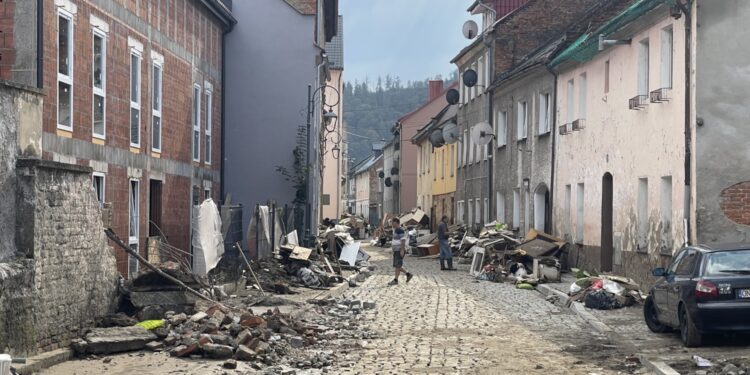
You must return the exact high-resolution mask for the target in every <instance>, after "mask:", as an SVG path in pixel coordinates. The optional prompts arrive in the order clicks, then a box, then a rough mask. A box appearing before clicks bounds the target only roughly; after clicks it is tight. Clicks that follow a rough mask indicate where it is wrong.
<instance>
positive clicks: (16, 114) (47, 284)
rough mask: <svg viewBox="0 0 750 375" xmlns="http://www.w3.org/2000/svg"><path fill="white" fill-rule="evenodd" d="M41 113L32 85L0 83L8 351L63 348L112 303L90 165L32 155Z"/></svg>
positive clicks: (0, 216)
mask: <svg viewBox="0 0 750 375" xmlns="http://www.w3.org/2000/svg"><path fill="white" fill-rule="evenodd" d="M41 112H42V96H41V95H40V94H39V93H38V92H36V91H34V90H33V89H27V88H22V87H20V86H9V85H7V84H5V83H3V84H2V85H0V146H1V147H0V205H1V206H0V223H1V224H3V225H4V228H16V229H15V231H14V230H5V231H1V232H0V262H1V263H0V352H5V353H10V354H11V355H13V356H25V355H30V354H35V353H38V352H40V351H44V350H52V349H57V348H60V347H65V346H67V345H68V344H69V343H70V340H71V339H72V338H74V337H76V336H77V335H78V334H79V333H80V331H81V330H82V329H84V328H86V327H89V326H92V325H93V321H94V318H96V317H97V316H101V315H105V314H107V313H109V312H111V311H113V310H114V308H115V306H116V300H115V298H116V295H117V278H118V273H117V269H116V264H115V256H114V253H113V250H112V249H111V248H110V247H109V246H108V244H107V240H106V237H105V235H104V232H103V226H102V219H101V218H102V212H101V208H100V205H99V202H98V200H97V198H96V195H95V193H94V191H93V189H92V187H91V169H90V168H89V167H83V166H79V165H69V164H60V163H56V162H53V161H42V160H40V159H39V157H40V155H41V152H42V149H41V148H40V147H37V145H39V144H40V140H41V126H42V116H41ZM19 154H21V155H24V156H30V157H34V156H36V158H19V156H18V155H19ZM73 286H75V287H73Z"/></svg>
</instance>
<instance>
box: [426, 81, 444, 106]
mask: <svg viewBox="0 0 750 375" xmlns="http://www.w3.org/2000/svg"><path fill="white" fill-rule="evenodd" d="M428 85H429V86H428V87H429V89H430V91H429V99H428V100H427V101H429V102H431V101H433V100H435V98H437V97H438V96H440V94H442V93H443V80H435V81H433V80H430V81H429V82H428Z"/></svg>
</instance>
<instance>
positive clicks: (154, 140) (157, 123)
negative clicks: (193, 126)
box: [151, 62, 164, 152]
mask: <svg viewBox="0 0 750 375" xmlns="http://www.w3.org/2000/svg"><path fill="white" fill-rule="evenodd" d="M162 69H163V68H162V65H160V64H159V63H158V62H154V66H153V75H154V78H153V80H154V82H153V88H152V90H153V93H152V94H151V97H152V98H153V104H152V107H153V108H152V117H151V149H152V150H153V151H156V152H161V137H162V135H161V134H162V126H161V112H162V104H163V103H162V95H161V94H162V84H163V79H162V78H163V75H164V74H163V72H162Z"/></svg>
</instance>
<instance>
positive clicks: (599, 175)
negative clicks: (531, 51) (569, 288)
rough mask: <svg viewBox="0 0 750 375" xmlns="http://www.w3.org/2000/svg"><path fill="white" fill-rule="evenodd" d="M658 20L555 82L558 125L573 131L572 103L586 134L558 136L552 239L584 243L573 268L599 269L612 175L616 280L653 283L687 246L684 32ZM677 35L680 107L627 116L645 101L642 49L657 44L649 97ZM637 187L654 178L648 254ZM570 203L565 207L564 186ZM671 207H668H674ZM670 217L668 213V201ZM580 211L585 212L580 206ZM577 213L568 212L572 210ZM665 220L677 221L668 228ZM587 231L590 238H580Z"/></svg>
mask: <svg viewBox="0 0 750 375" xmlns="http://www.w3.org/2000/svg"><path fill="white" fill-rule="evenodd" d="M661 9H662V10H660V12H662V13H660V17H657V19H658V21H655V23H649V24H638V23H636V24H634V25H632V27H630V28H629V29H630V30H637V31H633V34H632V35H631V34H626V35H619V34H618V35H616V37H618V38H631V37H632V40H633V42H632V43H631V45H620V46H614V47H611V48H608V49H607V50H605V51H604V52H600V53H599V54H597V55H596V56H595V57H594V58H593V59H592V60H590V61H587V62H586V63H583V64H581V65H577V66H567V67H565V66H563V67H562V68H561V72H560V75H559V78H558V81H557V86H558V87H557V90H558V97H557V119H558V121H557V125H560V124H564V123H566V122H568V119H569V117H568V113H567V103H568V100H572V101H573V104H574V105H573V109H574V113H573V116H571V117H570V118H573V119H578V118H582V117H584V118H585V128H584V129H583V130H580V131H576V132H572V133H571V134H567V135H563V136H559V137H558V148H557V153H556V160H555V163H556V165H555V184H554V185H555V188H554V189H555V191H554V224H555V231H554V234H556V235H558V236H560V237H569V238H573V240H574V242H576V243H577V244H576V245H575V246H574V248H573V253H572V254H571V255H570V258H569V260H570V263H571V266H576V265H578V266H583V267H586V268H596V269H601V268H600V267H601V264H602V260H601V253H600V251H601V233H602V228H601V222H602V215H601V213H602V185H603V177H604V175H605V173H611V175H612V176H613V202H614V205H613V212H614V214H613V227H614V228H613V244H614V254H613V259H612V260H613V263H614V271H615V272H616V273H619V274H622V275H625V276H631V277H634V278H635V279H636V280H637V281H641V282H645V283H648V282H649V280H648V279H649V278H650V277H649V276H648V275H647V274H646V272H645V271H644V270H647V269H648V268H649V267H650V266H654V265H660V264H663V262H664V261H665V259H667V260H668V259H669V258H670V257H671V255H672V253H673V251H674V250H676V249H677V248H679V246H680V245H681V244H682V243H683V237H684V230H683V219H684V218H685V203H684V202H685V199H686V194H688V193H689V192H688V191H686V188H685V184H684V181H685V166H684V163H685V135H684V130H685V129H684V128H685V102H684V95H685V81H684V79H682V78H681V77H684V76H685V70H684V67H685V65H684V60H683V58H684V45H685V44H684V42H685V33H684V27H683V24H684V22H685V17H683V18H681V19H679V20H675V19H673V18H671V17H669V16H668V14H667V10H666V9H664V8H661ZM669 25H671V26H672V28H673V30H674V38H673V40H674V43H673V56H674V60H673V77H674V78H673V88H672V90H671V96H672V98H674V99H673V100H670V101H668V102H663V103H648V104H647V105H646V106H645V107H644V108H642V109H640V110H630V109H628V100H629V99H630V98H632V97H634V96H635V95H637V93H638V80H637V78H638V58H639V43H640V41H642V40H643V39H644V38H649V40H650V55H649V56H650V59H649V60H650V63H649V67H650V72H651V74H650V79H649V90H654V89H657V88H660V87H662V85H661V80H660V79H661V77H660V62H661V59H660V53H661V44H660V40H661V31H662V29H664V28H665V27H668V26H669ZM607 60H609V72H610V76H609V82H610V86H609V92H608V93H605V90H604V88H605V62H606V61H607ZM584 73H585V74H586V82H587V83H586V98H587V105H586V113H585V115H581V114H580V113H579V97H580V96H579V95H580V94H579V88H580V82H581V74H584ZM571 79H573V80H574V94H573V97H572V98H569V97H568V94H567V85H568V81H569V80H571ZM665 176H671V178H672V189H671V191H670V192H669V193H671V194H668V195H671V197H668V195H667V196H665V199H662V196H663V195H662V186H661V183H662V178H663V177H665ZM639 179H647V181H648V186H647V194H645V195H644V196H647V197H648V204H647V209H646V215H647V218H645V219H644V218H641V220H644V222H645V223H646V226H647V230H646V236H645V239H646V242H645V246H642V247H641V248H639V231H638V223H639V217H638V214H637V213H638V202H639V199H638V195H639ZM579 183H583V184H584V185H583V187H584V189H583V190H584V198H583V201H582V202H580V200H579V199H578V198H577V184H579ZM567 185H570V187H571V194H570V196H571V199H570V201H569V202H568V201H567V198H566V186H567ZM670 198H671V199H670ZM666 201H668V202H670V203H671V212H664V213H663V212H662V204H663V203H664V202H666ZM579 202H580V203H579ZM579 204H581V205H582V207H583V227H582V228H578V225H577V222H578V219H577V218H578V215H577V211H578V210H577V208H578V205H579ZM568 206H569V207H570V210H569V211H568V210H567V209H566V207H568ZM662 214H664V215H668V216H669V217H670V218H671V228H669V227H665V225H664V222H663V220H662ZM579 229H581V230H582V233H583V239H582V240H581V239H577V238H576V235H575V234H576V233H577V232H578V231H579Z"/></svg>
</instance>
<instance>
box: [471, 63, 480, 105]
mask: <svg viewBox="0 0 750 375" xmlns="http://www.w3.org/2000/svg"><path fill="white" fill-rule="evenodd" d="M471 69H472V70H474V71H475V72H476V71H477V63H474V64H471ZM478 75H479V73H477V76H478ZM477 78H478V77H477ZM477 84H478V83H477ZM477 89H478V88H477V85H474V86H472V87H471V100H474V98H476V97H477Z"/></svg>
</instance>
